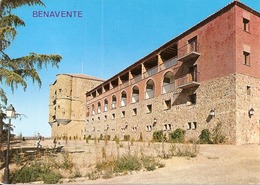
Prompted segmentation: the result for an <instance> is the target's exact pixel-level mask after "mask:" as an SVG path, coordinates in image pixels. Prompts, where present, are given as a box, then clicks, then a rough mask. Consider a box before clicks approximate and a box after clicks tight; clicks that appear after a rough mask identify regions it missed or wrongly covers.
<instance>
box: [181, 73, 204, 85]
mask: <svg viewBox="0 0 260 185" xmlns="http://www.w3.org/2000/svg"><path fill="white" fill-rule="evenodd" d="M176 81H177V88H180V89H188V88H192V87H197V86H199V85H200V83H199V82H198V81H197V73H196V72H193V73H188V74H186V75H183V76H180V77H179V78H178V79H177V80H176Z"/></svg>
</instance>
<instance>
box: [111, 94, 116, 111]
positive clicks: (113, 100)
mask: <svg viewBox="0 0 260 185" xmlns="http://www.w3.org/2000/svg"><path fill="white" fill-rule="evenodd" d="M111 107H112V109H115V108H116V96H115V95H113V96H112V105H111Z"/></svg>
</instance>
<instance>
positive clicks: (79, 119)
mask: <svg viewBox="0 0 260 185" xmlns="http://www.w3.org/2000/svg"><path fill="white" fill-rule="evenodd" d="M102 82H103V80H101V79H98V78H94V77H90V76H86V75H82V74H58V75H57V79H56V81H55V82H54V83H53V84H52V85H50V102H49V124H50V125H51V127H52V137H71V138H82V137H83V135H84V124H85V117H86V115H85V114H86V96H85V93H86V92H87V91H89V90H90V89H93V88H94V87H96V86H97V85H99V84H101V83H102Z"/></svg>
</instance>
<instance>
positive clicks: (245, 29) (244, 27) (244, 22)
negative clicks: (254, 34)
mask: <svg viewBox="0 0 260 185" xmlns="http://www.w3.org/2000/svg"><path fill="white" fill-rule="evenodd" d="M249 22H250V21H249V20H248V19H245V18H243V29H244V31H246V32H249Z"/></svg>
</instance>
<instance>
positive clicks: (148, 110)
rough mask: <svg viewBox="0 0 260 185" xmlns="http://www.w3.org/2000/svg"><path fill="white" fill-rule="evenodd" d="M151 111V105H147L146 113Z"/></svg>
mask: <svg viewBox="0 0 260 185" xmlns="http://www.w3.org/2000/svg"><path fill="white" fill-rule="evenodd" d="M152 111H153V110H152V104H150V105H147V113H151V112H152Z"/></svg>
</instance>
